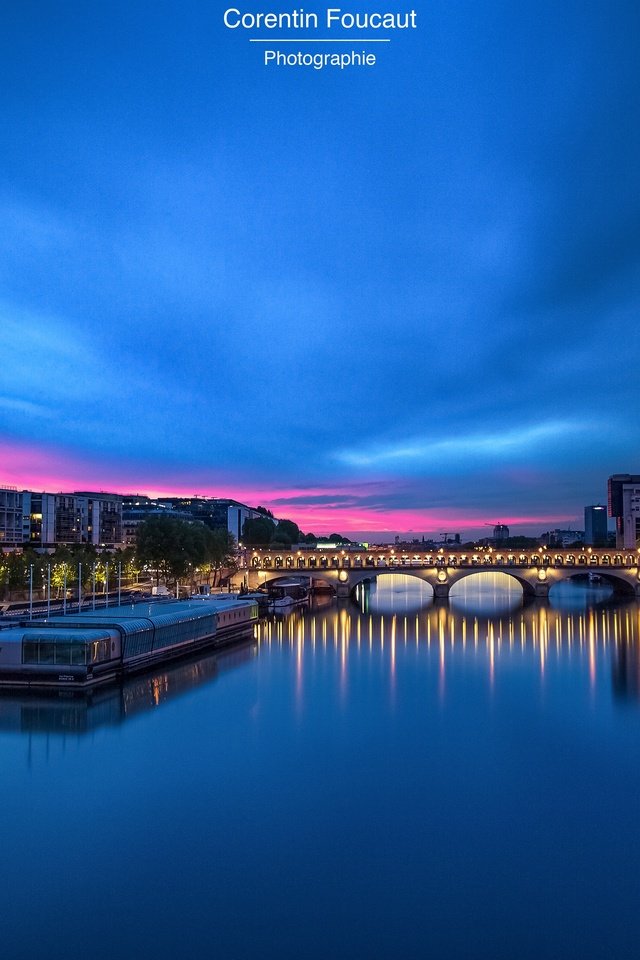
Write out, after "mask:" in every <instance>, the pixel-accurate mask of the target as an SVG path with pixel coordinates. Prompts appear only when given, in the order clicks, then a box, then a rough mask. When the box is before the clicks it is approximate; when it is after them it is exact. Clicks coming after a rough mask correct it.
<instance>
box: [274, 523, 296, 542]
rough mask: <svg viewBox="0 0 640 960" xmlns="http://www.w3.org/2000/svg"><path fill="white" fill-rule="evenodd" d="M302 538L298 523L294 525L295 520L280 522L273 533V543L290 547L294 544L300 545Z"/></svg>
mask: <svg viewBox="0 0 640 960" xmlns="http://www.w3.org/2000/svg"><path fill="white" fill-rule="evenodd" d="M300 537H301V534H300V529H299V527H298V524H297V523H294V522H293V520H280V521H279V522H278V526H277V527H276V528H275V530H274V531H273V535H272V537H271V542H272V543H281V544H282V545H283V546H284V547H290V546H291V544H292V543H299V542H300Z"/></svg>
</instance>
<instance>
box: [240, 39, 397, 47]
mask: <svg viewBox="0 0 640 960" xmlns="http://www.w3.org/2000/svg"><path fill="white" fill-rule="evenodd" d="M249 43H350V44H351V46H352V47H355V46H360V44H361V43H391V40H283V39H282V38H281V37H280V38H278V37H274V38H273V39H272V40H249Z"/></svg>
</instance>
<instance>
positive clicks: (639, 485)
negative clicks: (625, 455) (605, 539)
mask: <svg viewBox="0 0 640 960" xmlns="http://www.w3.org/2000/svg"><path fill="white" fill-rule="evenodd" d="M608 494H609V496H608V500H609V516H610V517H615V521H616V547H618V549H619V550H635V549H637V548H638V547H640V475H638V474H632V473H614V474H613V476H611V477H609V483H608Z"/></svg>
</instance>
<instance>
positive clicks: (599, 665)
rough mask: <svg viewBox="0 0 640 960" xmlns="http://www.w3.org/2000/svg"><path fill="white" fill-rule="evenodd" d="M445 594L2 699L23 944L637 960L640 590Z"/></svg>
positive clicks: (4, 809) (11, 915) (3, 870)
mask: <svg viewBox="0 0 640 960" xmlns="http://www.w3.org/2000/svg"><path fill="white" fill-rule="evenodd" d="M421 589H422V588H421V587H420V585H417V584H416V583H415V581H414V582H413V587H411V588H410V589H409V590H407V586H406V584H403V583H402V582H401V581H399V580H396V579H394V580H391V579H389V580H387V578H384V577H380V578H379V580H378V584H377V587H376V589H374V590H373V591H369V592H368V593H367V595H362V596H361V597H360V600H359V606H358V605H356V604H355V603H349V604H342V605H339V606H338V605H336V604H335V602H331V601H328V602H327V604H326V605H324V606H319V607H318V608H317V609H316V610H315V611H314V610H305V611H303V612H302V613H294V614H293V615H291V616H290V617H288V618H285V619H280V620H274V621H271V622H267V623H264V624H263V625H262V626H261V627H260V630H259V635H258V637H257V638H256V641H255V642H254V643H249V644H247V645H245V646H244V647H240V648H235V649H234V650H233V651H231V652H229V653H228V654H225V655H219V656H211V655H210V656H208V657H204V658H200V659H199V660H197V661H192V662H189V663H182V664H180V665H179V666H176V667H173V668H172V669H171V670H170V671H166V672H158V673H154V674H151V675H148V676H145V677H143V678H138V679H136V680H133V681H130V682H128V683H127V684H126V685H125V686H124V687H123V688H122V689H113V690H106V691H102V692H99V693H97V694H96V695H95V696H94V698H93V700H91V701H85V700H81V701H70V700H66V699H56V700H47V699H44V698H33V697H22V698H21V697H16V696H9V695H4V696H2V697H1V698H0V750H1V756H2V796H1V805H0V842H1V847H0V849H1V853H2V866H1V867H0V885H1V891H0V892H1V898H2V899H1V901H0V902H1V904H2V906H1V908H0V943H1V944H2V951H3V955H4V956H6V957H7V958H11V960H20V958H23V957H24V958H26V957H30V958H32V957H37V958H45V960H48V958H52V960H54V958H55V960H57V958H69V957H76V956H82V957H93V958H98V960H102V958H116V957H136V958H147V957H149V958H164V957H185V958H191V957H193V958H209V957H212V958H213V957H219V958H225V960H226V958H245V957H251V958H253V957H256V958H263V957H265V958H272V957H273V958H276V957H278V958H289V957H291V958H293V957H296V958H298V957H300V958H306V957H309V958H325V957H326V958H330V957H333V958H342V957H349V958H351V957H353V958H369V957H371V958H387V957H388V958H391V957H394V958H395V957H398V958H404V957H408V958H413V957H416V958H418V957H420V958H430V957H433V958H444V960H447V958H475V957H477V958H514V960H516V958H536V960H539V958H544V960H546V958H573V957H576V958H592V957H593V958H599V957H602V958H605V957H607V958H627V957H629V958H631V957H633V958H636V957H638V956H639V955H640V947H639V944H640V936H639V934H640V930H639V919H638V915H639V910H638V904H639V903H640V804H639V800H640V749H639V746H640V699H639V698H640V657H639V650H640V608H639V607H638V605H637V604H624V605H620V604H616V603H614V602H613V601H611V599H609V600H607V599H606V598H607V596H608V595H607V593H606V589H605V588H602V589H598V590H595V591H594V590H591V591H587V590H586V589H579V588H576V587H571V586H569V587H568V588H566V589H563V590H562V591H560V593H554V594H552V598H551V601H550V602H549V603H548V604H544V605H539V604H538V605H532V606H528V607H524V608H523V607H522V606H521V603H520V597H519V594H516V595H514V594H513V592H512V591H510V590H509V589H507V588H505V586H504V584H503V583H501V582H500V581H496V580H493V581H492V582H491V583H490V584H489V586H487V584H486V583H485V585H484V586H483V587H482V589H481V588H480V587H479V586H478V585H477V584H476V585H475V587H474V584H473V583H470V584H468V585H467V587H466V592H465V594H464V595H460V596H458V597H455V596H454V597H452V600H451V603H450V606H449V607H434V606H433V605H431V604H430V597H429V595H428V594H425V593H422V594H421V593H420V590H421ZM425 603H426V604H427V606H426V607H425V606H424V604H425Z"/></svg>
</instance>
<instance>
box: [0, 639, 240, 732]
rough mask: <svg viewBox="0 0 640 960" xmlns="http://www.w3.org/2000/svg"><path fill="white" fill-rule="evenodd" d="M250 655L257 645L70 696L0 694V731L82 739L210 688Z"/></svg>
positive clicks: (207, 656) (154, 671) (54, 693)
mask: <svg viewBox="0 0 640 960" xmlns="http://www.w3.org/2000/svg"><path fill="white" fill-rule="evenodd" d="M256 653H257V645H256V643H255V642H254V641H251V642H249V643H243V644H240V645H238V646H235V647H233V648H232V649H229V650H224V651H217V652H215V653H214V652H211V653H207V654H205V655H203V656H198V657H197V658H191V657H190V658H189V659H187V660H184V661H181V662H178V663H174V664H171V665H170V666H167V667H165V668H164V669H162V670H160V669H157V670H153V671H149V672H145V673H143V674H138V675H136V676H133V677H130V678H128V679H126V680H125V681H124V683H122V684H121V685H113V686H109V687H103V688H100V687H98V688H96V689H95V690H93V691H88V692H86V693H80V694H75V695H74V694H73V693H69V692H67V691H50V692H46V691H43V692H40V691H38V692H36V691H28V692H24V693H22V692H21V693H14V692H11V691H8V690H2V691H0V731H14V732H19V733H58V734H84V733H89V732H92V731H94V730H96V729H98V728H100V727H104V726H115V725H117V724H120V723H124V721H126V720H130V719H132V718H133V717H136V716H137V715H138V714H140V713H145V712H147V711H149V710H153V709H155V708H157V707H159V706H162V704H164V703H167V702H169V701H171V700H174V699H176V698H177V697H179V696H181V695H182V694H184V693H187V692H189V691H190V690H193V689H195V688H197V687H201V686H204V685H205V684H209V683H212V682H213V681H214V680H215V679H216V677H217V676H218V675H219V674H220V673H222V672H223V671H226V670H230V669H232V668H233V667H237V666H241V665H242V664H245V663H247V662H248V661H250V660H251V659H253V657H255V655H256Z"/></svg>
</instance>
